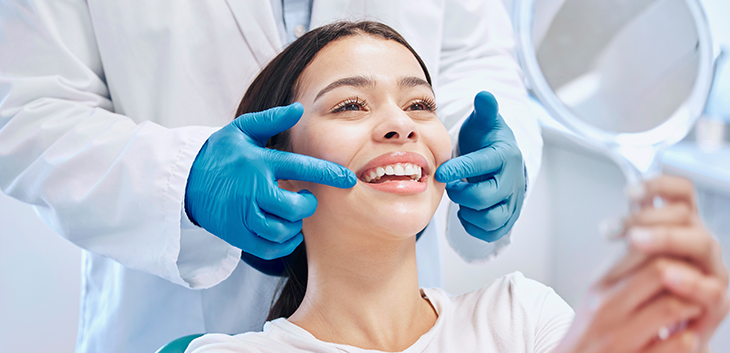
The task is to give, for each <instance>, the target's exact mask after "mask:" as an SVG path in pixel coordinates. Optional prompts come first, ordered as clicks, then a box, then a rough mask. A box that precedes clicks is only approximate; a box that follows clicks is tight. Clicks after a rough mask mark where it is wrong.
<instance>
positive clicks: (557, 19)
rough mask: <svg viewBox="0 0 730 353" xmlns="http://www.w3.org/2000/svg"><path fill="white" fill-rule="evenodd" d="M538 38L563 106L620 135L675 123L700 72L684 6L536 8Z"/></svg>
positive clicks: (568, 3) (578, 1)
mask: <svg viewBox="0 0 730 353" xmlns="http://www.w3.org/2000/svg"><path fill="white" fill-rule="evenodd" d="M577 14H580V15H577ZM533 38H534V48H535V52H536V56H537V61H538V63H539V66H540V69H541V71H542V73H543V75H544V77H545V79H546V81H547V83H548V84H549V85H550V87H551V89H552V90H553V91H554V92H555V93H556V95H557V97H558V98H559V99H560V101H561V102H562V103H563V104H564V105H565V106H566V107H567V108H568V109H571V110H572V111H573V113H574V114H575V115H576V116H577V117H578V118H579V119H581V120H583V121H584V122H585V123H587V124H590V125H593V126H595V127H597V128H599V129H602V130H606V131H611V132H617V133H631V132H642V131H647V130H651V129H653V128H655V127H657V126H659V125H661V124H662V123H664V122H665V121H667V120H668V119H669V118H671V117H672V115H673V114H674V112H675V111H677V109H678V108H679V107H680V106H681V105H682V103H683V102H684V101H685V100H686V99H687V98H688V97H689V96H690V94H691V92H692V89H693V87H694V85H695V80H696V78H697V75H698V70H699V65H700V52H699V35H698V33H697V30H696V27H695V24H694V20H693V18H692V14H691V12H690V10H689V9H688V7H687V5H686V3H685V1H683V0H593V1H585V0H542V1H536V2H535V22H534V23H533Z"/></svg>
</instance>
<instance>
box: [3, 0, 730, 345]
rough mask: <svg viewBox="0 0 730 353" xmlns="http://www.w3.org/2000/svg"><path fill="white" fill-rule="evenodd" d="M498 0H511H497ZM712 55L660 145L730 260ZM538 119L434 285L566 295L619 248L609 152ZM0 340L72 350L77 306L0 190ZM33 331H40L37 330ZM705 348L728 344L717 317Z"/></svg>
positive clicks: (33, 222) (729, 168) (33, 225)
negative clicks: (519, 157) (482, 253)
mask: <svg viewBox="0 0 730 353" xmlns="http://www.w3.org/2000/svg"><path fill="white" fill-rule="evenodd" d="M503 1H504V2H505V5H506V6H507V8H508V9H512V8H513V0H503ZM701 3H703V5H704V6H705V11H706V14H707V17H708V20H709V25H710V28H711V31H712V36H713V39H714V41H715V43H716V44H717V45H719V46H725V47H728V48H730V21H728V20H727V19H728V18H730V1H727V0H701ZM725 59H726V61H721V62H720V66H719V67H718V76H717V79H716V82H715V84H714V86H713V89H712V92H711V94H710V99H709V101H708V104H707V107H706V109H705V112H704V114H703V116H702V117H701V118H700V120H699V121H698V122H697V124H696V126H695V128H694V129H693V130H692V132H690V134H689V135H688V137H687V138H686V139H685V140H683V141H682V142H680V143H678V144H677V145H674V146H673V147H671V148H670V149H669V150H667V152H666V153H664V155H663V157H662V160H661V163H662V166H663V169H664V171H665V172H666V173H671V174H677V175H682V176H685V177H688V178H690V179H691V180H693V181H694V182H695V185H696V186H697V189H698V196H699V200H700V205H699V206H700V212H701V215H702V217H703V219H704V221H705V223H706V225H707V226H708V228H709V229H710V230H711V231H713V232H714V234H715V235H716V236H717V239H718V240H719V241H720V243H721V244H722V246H723V252H724V256H725V263H726V264H727V263H730V261H729V260H730V217H728V215H730V145H729V144H728V141H730V133H728V128H727V126H728V125H730V63H728V61H727V57H726V58H725ZM535 114H536V115H538V116H540V120H541V124H542V125H543V139H544V142H545V145H544V150H543V162H542V169H541V172H540V175H539V176H538V177H537V182H536V186H535V188H534V189H533V190H532V192H531V195H530V199H529V201H528V202H527V204H526V207H525V209H523V211H522V216H521V218H520V220H519V221H518V222H517V224H516V225H515V227H514V229H513V233H512V239H513V241H512V244H511V245H510V246H509V247H507V248H506V249H505V250H504V251H503V252H502V253H501V254H500V256H498V257H497V258H496V259H494V260H492V261H490V262H487V263H484V264H466V263H464V262H463V261H462V260H461V259H460V258H459V256H458V255H457V254H456V253H455V252H454V251H453V250H452V249H451V248H450V247H449V246H448V245H447V242H446V240H445V239H441V244H442V248H443V257H444V258H443V263H444V266H445V268H446V270H445V274H444V286H445V288H446V289H447V290H448V291H449V292H452V293H461V292H465V291H469V290H472V289H476V288H479V287H481V286H483V285H485V284H487V283H489V282H491V281H492V280H494V279H495V278H497V277H500V276H502V275H504V274H507V273H510V272H513V271H522V272H523V273H524V274H525V275H526V276H527V277H529V278H533V279H536V280H538V281H540V282H543V283H545V284H547V285H549V286H551V287H553V288H554V289H555V290H556V292H557V293H558V294H559V295H560V296H562V297H563V298H564V299H565V300H566V301H567V302H568V303H569V304H571V305H576V304H577V303H578V302H579V300H580V299H581V297H582V296H583V294H584V293H585V290H586V289H587V286H588V284H589V283H590V282H591V281H592V280H594V279H595V278H596V277H597V276H598V275H599V274H600V273H601V272H602V271H603V270H605V269H606V267H607V266H609V265H610V264H611V262H612V261H613V260H615V259H616V258H617V256H618V255H619V254H620V253H621V251H622V250H623V245H622V244H621V243H609V242H607V241H605V240H604V239H603V238H602V237H601V236H600V235H599V231H598V224H599V223H600V222H601V221H602V220H604V219H607V218H616V217H620V216H622V215H625V214H626V213H627V211H628V204H627V201H626V196H625V192H624V189H625V185H626V181H625V178H624V175H623V173H622V172H621V170H620V169H619V167H618V166H617V165H616V164H615V162H614V161H613V160H612V159H610V158H608V157H607V156H606V154H605V153H604V152H603V151H601V150H600V149H597V148H595V147H593V146H591V145H588V144H586V143H584V142H582V141H581V140H580V139H579V138H576V137H575V136H573V135H571V134H569V133H566V132H564V131H563V130H561V129H560V128H556V127H554V126H555V125H554V124H553V123H552V122H551V118H550V116H549V115H548V114H547V113H546V112H545V111H543V110H541V109H538V107H536V109H535ZM0 244H2V246H0V344H2V346H3V347H4V349H5V350H6V351H12V352H19V353H24V352H43V351H51V350H52V351H54V352H73V350H74V346H75V341H76V330H77V323H78V316H79V313H78V311H79V295H80V291H81V283H80V259H81V255H80V250H79V249H78V248H76V247H75V246H74V245H73V244H71V243H70V242H68V241H67V240H65V239H63V238H62V237H60V236H57V235H55V234H54V233H53V232H52V231H51V230H50V229H48V227H46V226H45V225H44V224H43V223H42V222H41V221H40V220H39V218H38V217H37V216H36V215H35V212H34V211H33V210H32V209H31V208H30V207H29V206H27V205H25V204H22V203H20V202H18V201H15V200H13V199H10V198H9V197H7V196H5V195H3V194H0ZM39 334H40V335H42V336H41V337H43V338H42V339H39V336H40V335H39ZM713 351H714V352H727V351H730V323H728V321H727V320H726V322H725V323H724V324H723V326H721V327H720V329H719V331H718V332H717V334H716V336H715V339H714V341H713Z"/></svg>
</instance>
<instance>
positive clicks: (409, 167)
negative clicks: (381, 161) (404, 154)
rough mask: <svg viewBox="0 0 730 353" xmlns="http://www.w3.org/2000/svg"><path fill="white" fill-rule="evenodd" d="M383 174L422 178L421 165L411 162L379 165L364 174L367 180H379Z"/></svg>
mask: <svg viewBox="0 0 730 353" xmlns="http://www.w3.org/2000/svg"><path fill="white" fill-rule="evenodd" d="M383 175H410V176H411V179H413V180H419V179H421V167H419V166H417V165H415V164H411V163H396V164H390V165H386V166H382V167H377V168H375V169H374V170H371V171H370V172H369V173H365V174H364V175H363V179H364V180H365V182H367V183H369V182H371V181H377V180H378V179H380V177H382V176H383Z"/></svg>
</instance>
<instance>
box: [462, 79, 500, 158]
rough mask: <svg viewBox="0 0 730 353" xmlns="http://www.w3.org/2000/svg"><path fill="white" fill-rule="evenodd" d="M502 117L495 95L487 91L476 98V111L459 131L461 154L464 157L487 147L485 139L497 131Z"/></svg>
mask: <svg viewBox="0 0 730 353" xmlns="http://www.w3.org/2000/svg"><path fill="white" fill-rule="evenodd" d="M500 120H501V117H500V116H499V105H498V104H497V100H496V99H495V98H494V95H492V94H491V93H489V92H487V91H481V92H479V93H478V94H477V95H476V97H474V111H473V112H472V113H471V115H470V116H469V118H467V119H466V121H465V122H464V124H463V125H462V126H461V129H460V130H459V154H460V155H464V154H467V153H471V152H474V151H476V150H478V149H481V148H483V147H485V141H484V140H485V139H486V138H487V135H488V134H489V132H490V131H492V130H493V129H495V128H496V127H497V126H498V124H499V121H500Z"/></svg>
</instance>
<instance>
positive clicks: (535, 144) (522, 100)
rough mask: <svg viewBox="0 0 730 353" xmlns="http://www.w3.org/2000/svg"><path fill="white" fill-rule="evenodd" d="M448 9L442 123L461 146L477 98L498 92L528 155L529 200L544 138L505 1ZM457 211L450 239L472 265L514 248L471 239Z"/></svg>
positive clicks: (476, 0) (440, 87) (474, 1)
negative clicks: (459, 139) (460, 137)
mask: <svg viewBox="0 0 730 353" xmlns="http://www.w3.org/2000/svg"><path fill="white" fill-rule="evenodd" d="M444 8H445V13H444V16H445V18H444V30H443V31H444V36H443V40H442V47H441V57H440V64H439V69H440V71H439V72H440V73H439V77H438V82H437V92H436V93H437V97H439V109H440V115H441V118H442V120H443V121H444V124H445V125H446V127H447V129H448V130H449V134H450V135H451V137H452V140H453V141H456V138H457V137H458V134H459V129H460V127H461V124H462V123H463V122H464V120H466V118H467V117H468V116H469V114H470V113H471V111H472V109H473V101H474V96H475V95H476V94H477V93H478V92H480V91H482V90H487V91H490V92H492V93H493V94H494V96H495V97H496V98H497V102H498V103H499V111H500V114H501V115H502V117H503V118H504V120H505V121H506V122H507V125H509V127H510V128H511V129H512V131H513V132H514V135H515V138H516V139H517V144H518V146H519V148H520V150H521V151H522V156H523V160H524V163H525V169H526V172H527V180H528V186H527V194H526V195H525V197H526V198H527V195H529V193H530V190H531V189H532V186H533V185H534V182H535V180H536V179H537V174H538V172H539V170H540V162H541V158H542V137H541V135H540V127H539V125H538V123H537V119H536V118H535V117H534V116H533V114H532V113H531V111H530V108H529V105H528V97H527V92H526V90H525V87H524V84H523V77H522V72H521V70H520V68H519V65H518V64H517V62H516V60H515V57H514V55H515V54H514V52H515V40H514V35H513V31H512V25H511V23H510V19H509V16H508V14H507V11H506V9H505V8H504V5H503V3H502V1H501V0H465V1H447V4H446V6H445V7H444ZM457 210H458V205H456V204H453V203H452V204H451V205H450V211H449V219H448V226H447V238H448V240H449V243H450V244H451V246H452V247H453V248H454V250H456V252H458V253H459V254H460V255H461V256H462V258H464V259H465V260H466V261H469V262H473V261H480V260H484V259H488V258H490V257H492V256H494V255H495V254H496V253H497V252H498V251H499V250H500V249H502V248H503V247H504V246H506V245H507V244H509V242H510V237H511V235H510V234H507V235H505V236H504V237H503V238H502V239H500V240H498V241H496V242H494V243H486V242H484V241H481V240H478V239H476V238H474V237H471V236H470V235H469V234H468V233H466V231H465V230H464V228H463V227H462V226H461V224H460V223H459V222H458V218H457V217H456V211H457Z"/></svg>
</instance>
